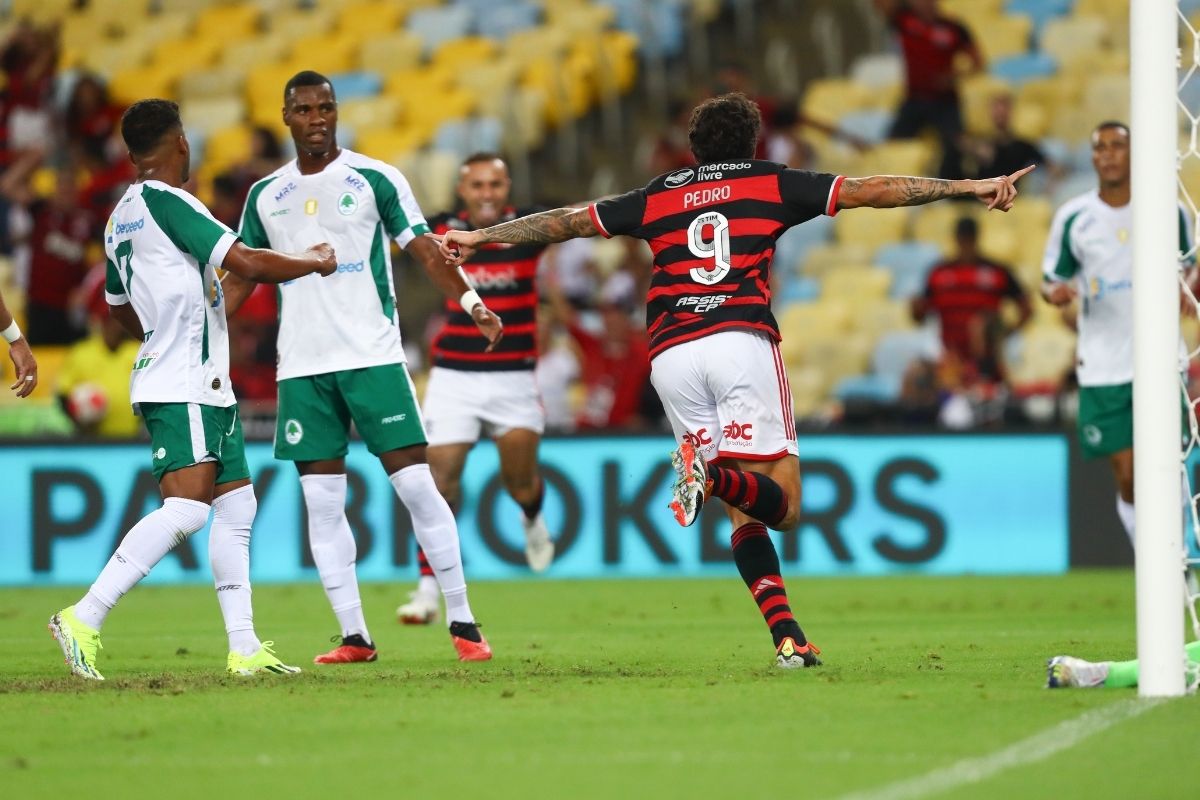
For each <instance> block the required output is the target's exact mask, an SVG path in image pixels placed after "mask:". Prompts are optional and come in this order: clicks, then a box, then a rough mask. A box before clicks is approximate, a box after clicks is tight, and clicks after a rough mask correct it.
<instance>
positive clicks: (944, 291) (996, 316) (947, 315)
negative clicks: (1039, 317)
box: [912, 217, 1033, 386]
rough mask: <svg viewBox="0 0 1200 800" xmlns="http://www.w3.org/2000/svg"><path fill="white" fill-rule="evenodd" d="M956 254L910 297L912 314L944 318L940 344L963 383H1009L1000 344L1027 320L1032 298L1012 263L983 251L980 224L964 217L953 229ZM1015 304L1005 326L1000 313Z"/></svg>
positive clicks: (920, 317)
mask: <svg viewBox="0 0 1200 800" xmlns="http://www.w3.org/2000/svg"><path fill="white" fill-rule="evenodd" d="M954 235H955V241H956V243H957V248H958V250H957V252H956V253H955V254H954V256H953V257H952V258H951V259H950V260H948V261H944V262H942V263H940V264H938V265H937V266H935V267H934V268H933V270H932V271H931V272H930V273H929V277H928V278H927V279H926V284H925V292H924V294H923V295H921V296H920V297H917V298H914V299H913V301H912V312H913V316H914V317H915V318H916V319H917V321H924V319H925V318H926V317H927V316H928V315H929V314H931V313H932V314H936V315H937V316H938V319H939V320H940V321H941V329H942V348H943V350H944V358H945V359H946V361H948V362H949V363H948V364H946V365H945V366H946V367H947V370H948V373H949V374H952V375H956V376H959V379H958V381H956V382H959V383H960V384H961V385H963V386H971V385H973V384H976V383H980V382H982V383H985V384H989V383H990V384H999V383H1003V382H1004V381H1005V378H1006V375H1005V369H1004V359H1003V353H1002V346H1003V343H1004V339H1005V338H1006V337H1007V336H1008V334H1010V333H1012V332H1013V331H1014V330H1016V329H1017V328H1020V327H1021V326H1022V325H1024V324H1025V323H1026V322H1028V321H1029V318H1030V316H1031V315H1032V313H1033V310H1032V307H1031V306H1030V303H1029V297H1028V295H1026V294H1025V290H1024V289H1022V288H1021V284H1020V283H1018V282H1017V279H1016V278H1015V277H1014V276H1013V274H1012V272H1011V271H1010V270H1009V269H1008V267H1006V266H1004V265H1002V264H998V263H996V262H995V261H991V260H990V259H987V258H984V257H983V256H982V255H980V253H979V228H978V223H976V222H975V220H974V219H972V218H971V217H964V218H962V219H960V220H959V221H958V223H957V225H956V226H955V229H954ZM1006 299H1007V300H1011V301H1013V302H1014V303H1016V305H1017V308H1018V310H1019V314H1020V316H1019V318H1018V321H1017V324H1016V326H1015V327H1014V328H1013V329H1012V330H1006V329H1005V327H1004V323H1003V321H1002V320H1001V317H1000V306H1001V304H1002V303H1003V302H1004V301H1005V300H1006Z"/></svg>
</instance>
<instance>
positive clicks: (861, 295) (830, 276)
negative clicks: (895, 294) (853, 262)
mask: <svg viewBox="0 0 1200 800" xmlns="http://www.w3.org/2000/svg"><path fill="white" fill-rule="evenodd" d="M891 285H892V273H890V272H888V271H887V270H886V269H881V268H879V267H859V268H857V269H832V270H830V271H829V272H827V273H826V274H825V277H824V278H823V279H822V280H821V296H822V297H839V298H845V299H846V300H847V301H848V302H850V303H856V302H858V301H860V300H863V299H867V298H884V297H887V293H888V289H890V288H891Z"/></svg>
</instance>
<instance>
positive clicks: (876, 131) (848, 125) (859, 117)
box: [837, 109, 894, 142]
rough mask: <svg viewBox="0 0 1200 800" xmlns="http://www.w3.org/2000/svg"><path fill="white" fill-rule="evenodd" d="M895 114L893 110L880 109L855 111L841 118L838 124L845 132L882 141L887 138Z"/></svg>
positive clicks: (861, 137)
mask: <svg viewBox="0 0 1200 800" xmlns="http://www.w3.org/2000/svg"><path fill="white" fill-rule="evenodd" d="M893 116H894V114H893V113H892V112H891V111H883V110H880V109H868V110H866V111H853V112H851V113H849V114H846V115H844V116H842V117H841V118H839V119H838V121H837V126H838V128H839V129H840V130H842V131H844V132H845V133H851V134H854V135H855V136H857V137H859V138H860V139H866V140H867V141H868V142H882V141H883V140H884V139H886V138H887V134H888V130H889V129H890V128H891V126H892V117H893Z"/></svg>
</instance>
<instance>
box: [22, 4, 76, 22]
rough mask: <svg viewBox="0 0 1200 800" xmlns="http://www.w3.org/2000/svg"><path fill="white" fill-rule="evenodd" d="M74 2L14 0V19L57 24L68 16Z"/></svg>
mask: <svg viewBox="0 0 1200 800" xmlns="http://www.w3.org/2000/svg"><path fill="white" fill-rule="evenodd" d="M74 4H75V3H74V0H12V7H11V15H12V18H13V19H20V18H22V17H25V18H28V19H30V20H32V21H33V22H35V23H45V22H56V21H58V20H60V19H62V18H63V17H65V16H66V15H67V12H68V11H70V10H71V6H73V5H74Z"/></svg>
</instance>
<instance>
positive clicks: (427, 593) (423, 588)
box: [417, 575, 440, 599]
mask: <svg viewBox="0 0 1200 800" xmlns="http://www.w3.org/2000/svg"><path fill="white" fill-rule="evenodd" d="M439 593H440V590H439V589H438V582H437V578H435V577H433V576H432V575H422V576H421V579H420V580H418V581H417V594H419V595H420V596H421V597H429V598H433V599H436V598H437V596H438V594H439Z"/></svg>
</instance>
